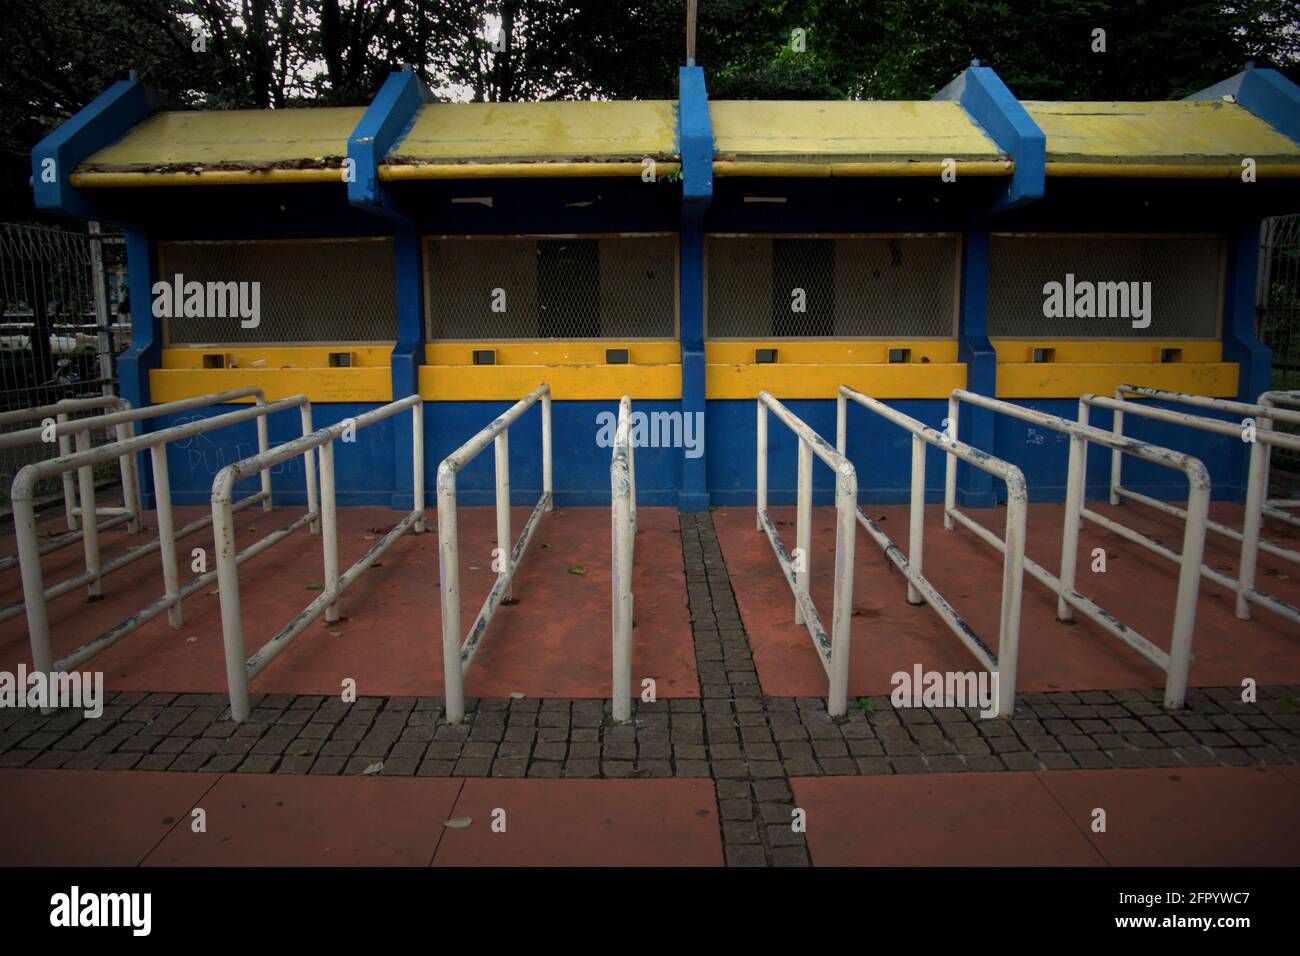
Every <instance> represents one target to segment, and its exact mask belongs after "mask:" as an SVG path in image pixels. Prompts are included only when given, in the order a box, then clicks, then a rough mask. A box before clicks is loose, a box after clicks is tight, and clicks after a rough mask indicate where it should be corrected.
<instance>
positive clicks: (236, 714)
mask: <svg viewBox="0 0 1300 956" xmlns="http://www.w3.org/2000/svg"><path fill="white" fill-rule="evenodd" d="M219 479H220V475H218V480H219ZM230 490H231V486H227V487H226V488H224V489H222V490H221V491H214V493H213V496H212V497H213V501H212V537H213V540H214V543H215V544H216V548H217V554H216V559H217V591H218V593H219V594H220V598H221V638H222V642H223V644H224V645H225V651H226V686H227V687H228V688H229V690H230V719H231V720H233V721H234V722H235V723H239V722H240V721H243V720H245V719H247V717H248V713H249V706H248V670H247V668H246V667H245V665H244V620H243V613H242V609H241V607H240V601H239V565H238V563H237V562H236V560H235V556H236V554H237V551H236V550H235V515H234V510H233V509H232V508H231V505H230Z"/></svg>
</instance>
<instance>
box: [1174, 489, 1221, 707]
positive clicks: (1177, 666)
mask: <svg viewBox="0 0 1300 956" xmlns="http://www.w3.org/2000/svg"><path fill="white" fill-rule="evenodd" d="M1209 513H1210V482H1209V479H1208V477H1207V478H1206V479H1205V481H1204V482H1199V483H1198V482H1193V483H1192V485H1191V488H1190V489H1189V490H1188V492H1187V526H1186V528H1185V529H1184V531H1183V553H1182V561H1181V566H1180V567H1179V569H1178V597H1177V604H1176V605H1175V607H1174V630H1173V636H1172V637H1171V639H1170V642H1169V644H1170V646H1169V674H1168V679H1167V680H1166V681H1165V709H1166V710H1179V709H1180V708H1181V707H1182V706H1183V701H1184V699H1185V698H1186V696H1187V671H1188V668H1189V667H1190V666H1191V660H1192V634H1193V632H1194V631H1195V630H1196V601H1197V598H1198V597H1199V596H1200V590H1201V560H1202V558H1203V557H1204V554H1205V523H1206V521H1207V520H1208V519H1209Z"/></svg>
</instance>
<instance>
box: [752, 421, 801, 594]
mask: <svg viewBox="0 0 1300 956" xmlns="http://www.w3.org/2000/svg"><path fill="white" fill-rule="evenodd" d="M757 405H758V432H757V434H758V457H757V460H756V461H755V463H754V468H755V471H754V502H755V505H756V508H755V524H757V525H758V530H759V531H762V530H763V514H764V513H765V512H766V511H767V406H766V405H764V404H763V399H761V398H760V399H759V400H758V402H757ZM796 613H798V612H796Z"/></svg>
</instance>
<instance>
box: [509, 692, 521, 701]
mask: <svg viewBox="0 0 1300 956" xmlns="http://www.w3.org/2000/svg"><path fill="white" fill-rule="evenodd" d="M510 696H511V697H513V698H514V699H515V700H523V699H524V696H525V695H523V694H521V693H519V691H517V690H512V691H511V692H510Z"/></svg>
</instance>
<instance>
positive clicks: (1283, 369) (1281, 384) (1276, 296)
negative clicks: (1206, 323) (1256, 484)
mask: <svg viewBox="0 0 1300 956" xmlns="http://www.w3.org/2000/svg"><path fill="white" fill-rule="evenodd" d="M1255 321H1256V323H1257V325H1256V328H1257V330H1258V334H1259V337H1260V338H1261V339H1262V340H1263V342H1264V344H1265V345H1267V346H1268V347H1269V348H1270V349H1272V350H1273V388H1275V389H1280V390H1287V389H1297V388H1300V215H1295V216H1277V217H1275V218H1273V219H1266V220H1265V221H1264V229H1263V232H1262V234H1261V236H1260V250H1259V286H1258V289H1257V292H1256V295H1255ZM1279 428H1280V429H1281V430H1285V431H1296V432H1300V428H1293V427H1291V426H1285V425H1279ZM1271 475H1272V478H1273V481H1274V483H1275V484H1277V485H1280V486H1281V489H1282V492H1284V493H1286V494H1288V495H1289V494H1290V493H1291V492H1293V491H1295V490H1296V489H1300V452H1293V451H1290V450H1288V449H1284V448H1277V449H1275V450H1274V452H1273V470H1272V472H1271Z"/></svg>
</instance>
